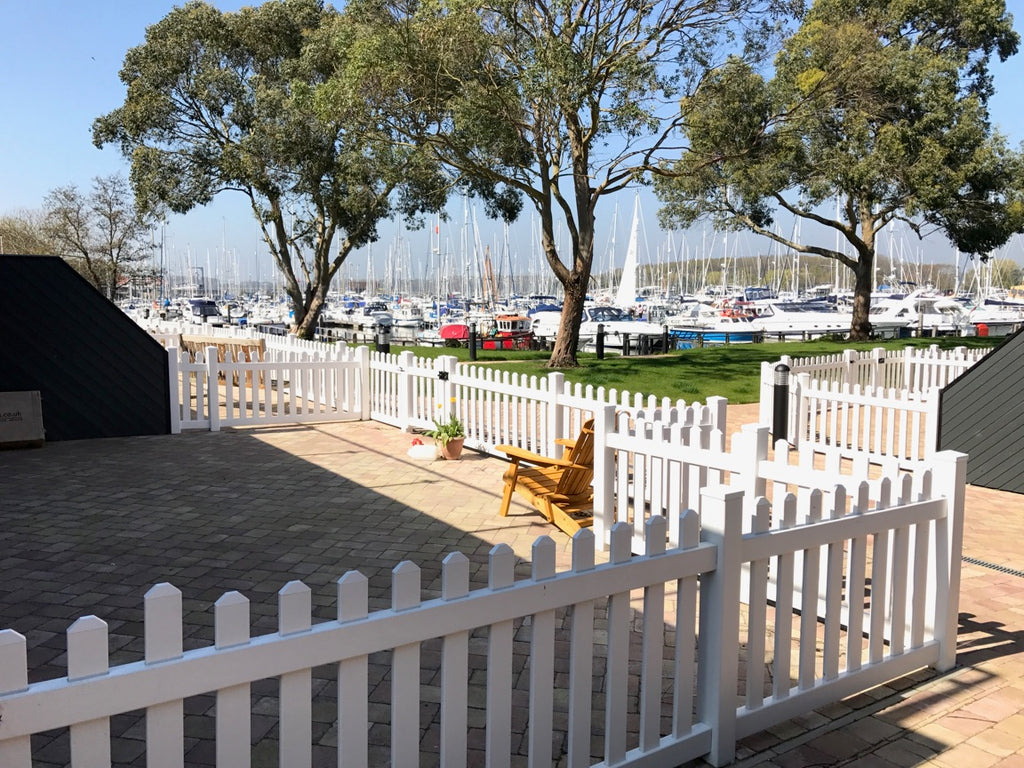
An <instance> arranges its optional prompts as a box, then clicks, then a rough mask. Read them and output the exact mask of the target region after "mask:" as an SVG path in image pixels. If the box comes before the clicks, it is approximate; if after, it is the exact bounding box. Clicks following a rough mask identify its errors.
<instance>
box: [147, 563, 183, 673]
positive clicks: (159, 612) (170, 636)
mask: <svg viewBox="0 0 1024 768" xmlns="http://www.w3.org/2000/svg"><path fill="white" fill-rule="evenodd" d="M144 616H145V618H144V622H145V629H144V632H145V636H146V640H145V643H146V663H147V664H153V663H155V662H159V661H167V660H168V659H177V658H179V657H180V656H181V653H182V633H181V590H180V589H178V588H177V587H175V586H174V585H173V584H168V583H167V582H166V581H165V582H161V583H160V584H157V585H156V586H154V587H151V588H150V590H149V591H148V592H146V595H145V598H144Z"/></svg>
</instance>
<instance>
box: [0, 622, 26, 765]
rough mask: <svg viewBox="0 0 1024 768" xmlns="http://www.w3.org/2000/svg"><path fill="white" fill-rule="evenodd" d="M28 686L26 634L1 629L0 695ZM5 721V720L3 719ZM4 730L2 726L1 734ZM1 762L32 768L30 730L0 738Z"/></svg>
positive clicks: (24, 688)
mask: <svg viewBox="0 0 1024 768" xmlns="http://www.w3.org/2000/svg"><path fill="white" fill-rule="evenodd" d="M27 688H28V649H27V644H26V642H25V636H24V635H22V634H19V633H18V632H15V631H14V630H13V629H2V630H0V696H3V695H4V694H6V693H15V692H17V691H23V690H26V689H27ZM0 722H2V721H0ZM2 734H3V730H0V735H2ZM0 765H3V766H10V768H32V740H31V738H30V737H29V735H28V734H25V735H24V736H17V737H14V738H5V739H0Z"/></svg>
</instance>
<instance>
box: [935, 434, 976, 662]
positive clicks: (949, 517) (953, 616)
mask: <svg viewBox="0 0 1024 768" xmlns="http://www.w3.org/2000/svg"><path fill="white" fill-rule="evenodd" d="M931 464H932V467H933V471H932V494H933V498H944V499H945V500H946V505H947V506H946V518H945V520H944V521H943V523H944V524H943V525H939V526H936V528H937V530H936V541H935V542H934V543H933V545H932V547H931V550H930V557H931V558H937V557H938V554H939V553H942V554H943V555H944V556H945V562H941V563H938V562H935V563H931V564H929V570H928V573H929V578H932V579H936V583H935V585H934V587H931V588H930V589H929V593H930V595H933V596H934V597H933V599H934V601H935V632H934V634H935V637H936V639H937V640H938V642H939V658H938V661H937V662H936V663H935V668H936V669H937V670H938V671H939V672H946V671H948V670H950V669H952V668H953V667H954V666H956V638H957V628H958V625H959V613H960V558H961V556H962V554H963V547H964V506H965V502H966V490H967V454H966V453H958V452H957V451H941V452H939V453H937V454H935V457H934V459H933V461H932V462H931Z"/></svg>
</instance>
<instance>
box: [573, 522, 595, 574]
mask: <svg viewBox="0 0 1024 768" xmlns="http://www.w3.org/2000/svg"><path fill="white" fill-rule="evenodd" d="M596 542H597V537H596V536H594V530H593V529H592V528H581V529H580V530H578V531H576V533H575V534H573V537H572V570H573V572H574V573H582V572H583V571H592V570H593V569H594V547H595V545H596Z"/></svg>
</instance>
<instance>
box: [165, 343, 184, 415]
mask: <svg viewBox="0 0 1024 768" xmlns="http://www.w3.org/2000/svg"><path fill="white" fill-rule="evenodd" d="M165 352H166V353H167V409H168V411H167V412H168V415H169V417H170V418H169V421H168V424H169V426H170V429H171V434H172V435H180V434H181V386H180V384H179V383H178V382H179V378H180V376H181V371H180V368H179V366H180V365H181V350H180V349H178V348H177V347H168V348H167V349H166V350H165Z"/></svg>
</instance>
